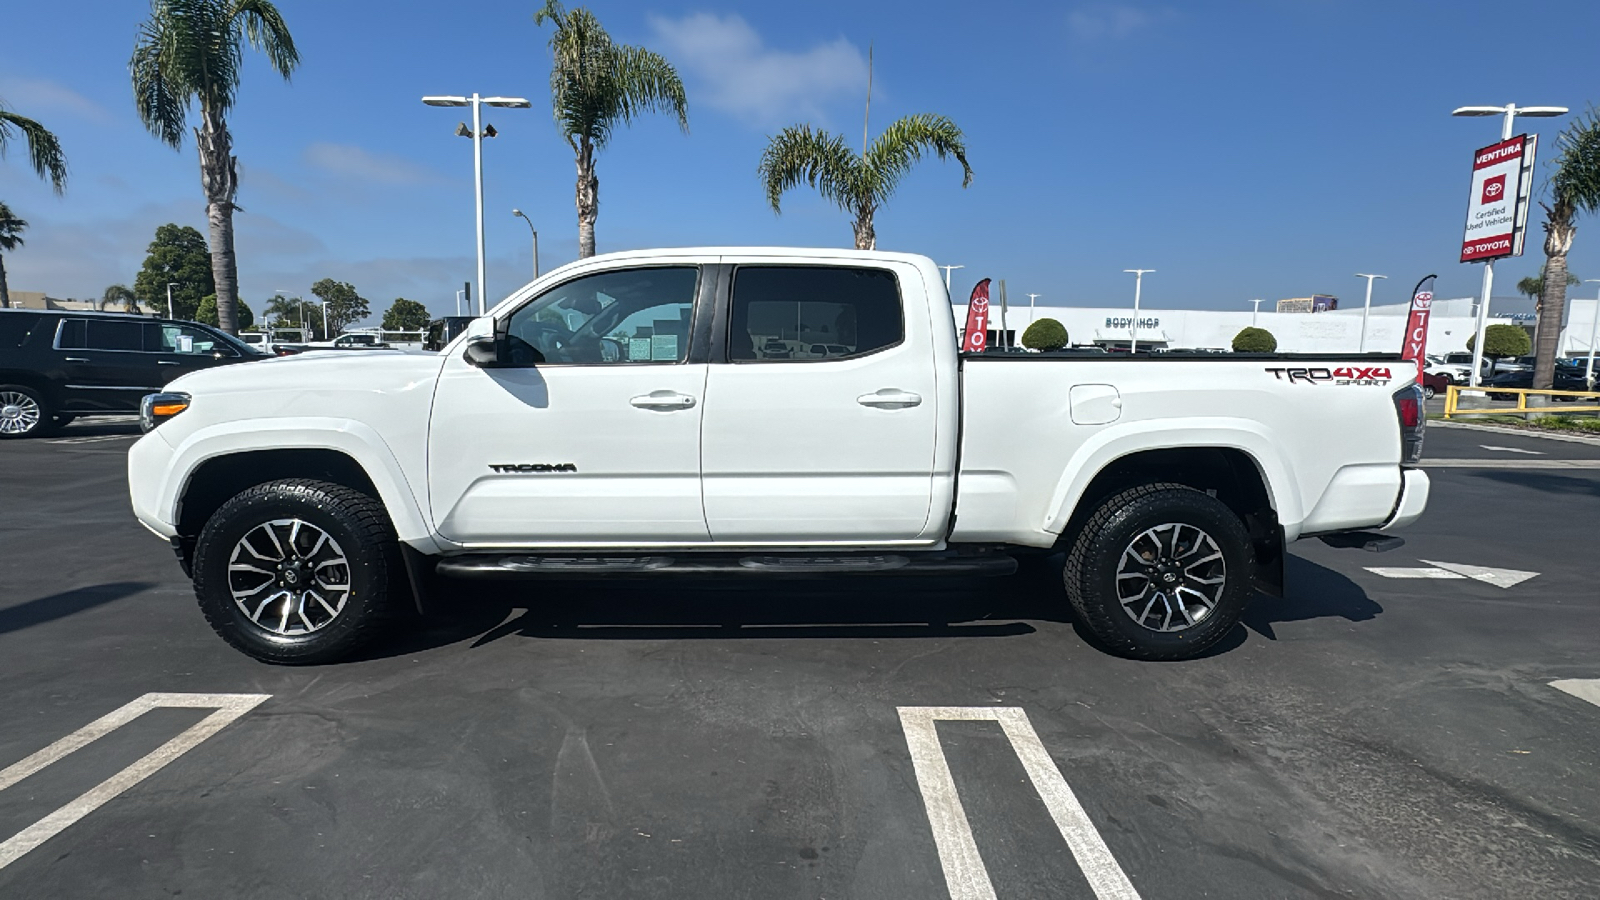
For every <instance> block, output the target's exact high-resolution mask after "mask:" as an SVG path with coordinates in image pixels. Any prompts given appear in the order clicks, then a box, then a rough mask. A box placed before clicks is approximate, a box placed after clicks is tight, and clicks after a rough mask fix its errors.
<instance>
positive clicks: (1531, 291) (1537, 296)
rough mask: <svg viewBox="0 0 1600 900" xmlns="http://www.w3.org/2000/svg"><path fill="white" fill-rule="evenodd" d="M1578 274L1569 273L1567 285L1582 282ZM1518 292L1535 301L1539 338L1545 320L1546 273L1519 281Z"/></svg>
mask: <svg viewBox="0 0 1600 900" xmlns="http://www.w3.org/2000/svg"><path fill="white" fill-rule="evenodd" d="M1582 283H1583V282H1582V281H1581V280H1579V278H1578V276H1576V275H1574V274H1572V273H1571V272H1568V273H1567V287H1569V288H1570V287H1572V286H1573V285H1576V284H1582ZM1517 293H1519V294H1521V295H1522V296H1524V297H1527V298H1528V299H1529V300H1532V301H1533V333H1534V340H1538V334H1539V326H1540V324H1542V323H1543V322H1544V275H1542V274H1541V275H1530V276H1528V277H1527V278H1524V279H1522V280H1520V281H1518V282H1517Z"/></svg>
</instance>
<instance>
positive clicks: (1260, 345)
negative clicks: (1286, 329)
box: [1233, 325, 1278, 353]
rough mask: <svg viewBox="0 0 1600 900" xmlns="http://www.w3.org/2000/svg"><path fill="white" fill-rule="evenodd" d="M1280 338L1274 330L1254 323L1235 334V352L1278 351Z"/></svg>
mask: <svg viewBox="0 0 1600 900" xmlns="http://www.w3.org/2000/svg"><path fill="white" fill-rule="evenodd" d="M1277 350H1278V339H1277V338H1275V337H1273V336H1272V332H1270V331H1268V330H1266V329H1265V328H1257V327H1255V326H1254V325H1251V326H1250V327H1248V328H1246V329H1244V330H1243V331H1241V332H1239V333H1238V334H1236V335H1234V336H1233V352H1235V353H1276V352H1277Z"/></svg>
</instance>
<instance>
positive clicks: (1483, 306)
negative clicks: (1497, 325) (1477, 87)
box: [1450, 103, 1567, 387]
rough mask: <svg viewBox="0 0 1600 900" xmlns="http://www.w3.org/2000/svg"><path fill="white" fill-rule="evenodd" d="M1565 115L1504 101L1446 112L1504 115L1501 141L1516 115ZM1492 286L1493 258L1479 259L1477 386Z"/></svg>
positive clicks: (1553, 108) (1561, 108)
mask: <svg viewBox="0 0 1600 900" xmlns="http://www.w3.org/2000/svg"><path fill="white" fill-rule="evenodd" d="M1566 114H1567V108H1566V107H1565V106H1518V105H1516V104H1515V103H1507V104H1506V105H1505V106H1462V107H1458V108H1457V109H1454V110H1452V111H1451V112H1450V115H1452V116H1504V119H1503V120H1502V121H1501V125H1500V140H1502V141H1509V140H1511V129H1512V127H1513V126H1514V125H1515V123H1516V119H1517V116H1531V117H1536V118H1549V117H1551V116H1564V115H1566ZM1493 289H1494V260H1492V259H1486V260H1484V261H1483V298H1482V299H1481V300H1479V301H1478V324H1477V327H1476V329H1474V331H1475V333H1476V334H1477V338H1476V339H1475V340H1473V342H1472V375H1471V377H1472V381H1471V383H1470V386H1471V387H1478V382H1479V380H1480V370H1481V369H1482V368H1483V333H1484V331H1486V330H1487V329H1488V327H1489V292H1490V291H1491V290H1493Z"/></svg>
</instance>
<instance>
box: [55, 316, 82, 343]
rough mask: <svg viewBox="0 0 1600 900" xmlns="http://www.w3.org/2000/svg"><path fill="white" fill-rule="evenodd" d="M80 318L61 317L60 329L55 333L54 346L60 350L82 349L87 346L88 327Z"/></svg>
mask: <svg viewBox="0 0 1600 900" xmlns="http://www.w3.org/2000/svg"><path fill="white" fill-rule="evenodd" d="M84 324H85V323H84V321H83V320H82V319H62V320H61V330H60V332H58V333H57V334H56V346H57V347H59V348H61V349H62V350H84V349H87V348H88V346H89V334H88V329H87V328H85V327H84Z"/></svg>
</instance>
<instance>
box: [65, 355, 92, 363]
mask: <svg viewBox="0 0 1600 900" xmlns="http://www.w3.org/2000/svg"><path fill="white" fill-rule="evenodd" d="M67 362H88V360H87V359H85V358H83V357H81V356H69V357H67Z"/></svg>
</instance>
